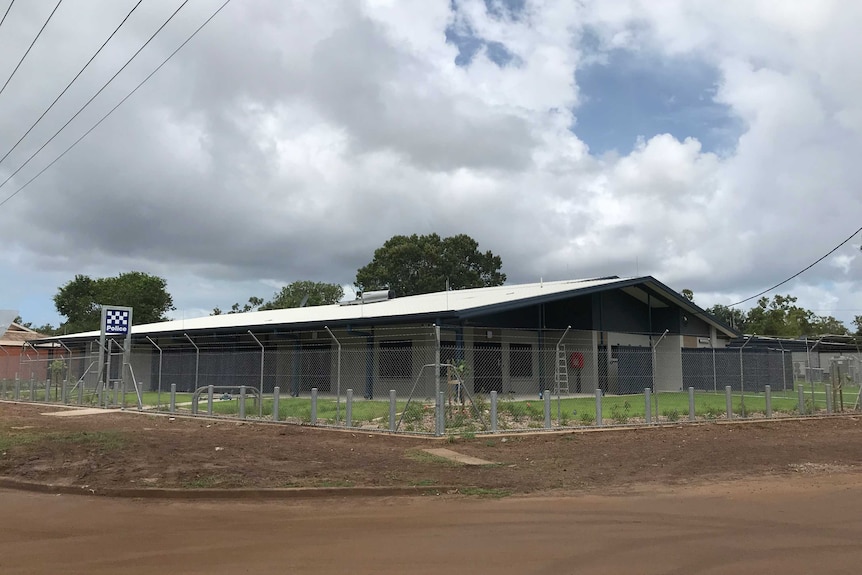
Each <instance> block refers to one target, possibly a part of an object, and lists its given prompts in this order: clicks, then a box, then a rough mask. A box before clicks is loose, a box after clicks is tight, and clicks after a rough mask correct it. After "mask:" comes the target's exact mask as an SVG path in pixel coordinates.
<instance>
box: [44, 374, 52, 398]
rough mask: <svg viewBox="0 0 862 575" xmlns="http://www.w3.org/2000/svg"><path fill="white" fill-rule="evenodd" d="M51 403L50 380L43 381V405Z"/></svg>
mask: <svg viewBox="0 0 862 575" xmlns="http://www.w3.org/2000/svg"><path fill="white" fill-rule="evenodd" d="M50 402H51V380H50V379H46V380H45V403H50Z"/></svg>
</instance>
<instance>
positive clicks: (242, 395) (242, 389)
mask: <svg viewBox="0 0 862 575" xmlns="http://www.w3.org/2000/svg"><path fill="white" fill-rule="evenodd" d="M245 396H246V389H245V386H244V385H241V386H239V418H240V419H245Z"/></svg>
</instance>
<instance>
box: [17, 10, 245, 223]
mask: <svg viewBox="0 0 862 575" xmlns="http://www.w3.org/2000/svg"><path fill="white" fill-rule="evenodd" d="M230 2H231V0H225V2H224V3H223V4H222V5H221V6H219V7H218V8H217V9H216V11H215V12H213V13H212V14H211V15H210V17H209V18H207V19H206V20H204V23H203V24H201V25H200V26H198V28H197V29H196V30H195V31H194V32H192V34H191V35H190V36H189V37H188V38H186V40H185V41H184V42H183V43H182V44H180V45H179V46H178V47H177V48H176V50H174V51H173V52H171V53H170V55H168V57H167V58H165V59H164V60H163V61H162V63H161V64H159V65H158V66H157V67H156V69H155V70H153V71H152V72H150V73H149V75H148V76H147V77H146V78H144V79H143V80H142V81H141V82H140V83H139V84H138V85H137V86H135V88H134V89H133V90H132V91H131V92H129V93H128V94H127V95H126V96H125V97H124V98H123V99H122V100H120V101H119V102H118V103H117V105H115V106H114V107H113V108H111V109H110V110H109V111H108V113H107V114H105V115H104V116H102V117H101V119H99V121H98V122H96V123H95V124H94V125H93V127H92V128H90V129H89V130H87V131H86V132H84V134H83V135H82V136H81V137H80V138H78V139H77V140H75V141H74V142H72V145H70V146H69V147H68V148H66V149H65V150H63V152H62V153H61V154H60V155H59V156H57V157H56V158H54V159H53V160H52V161H51V163H50V164H48V165H47V166H45V167H44V168H42V169H41V170H40V171H39V172H38V173H37V174H36V175H35V176H33V177H32V178H30V179H29V180H27V181H26V182H25V183H24V184H23V185H22V186H21V187H20V188H18V189H17V190H15V191H14V192H12V193H11V194H10V195H8V196H7V197H6V198H4V199H3V200H2V201H0V206H3V205H4V204H5V203H6V202H8V201H9V200H11V199H12V198H14V197H15V196H17V195H18V193H19V192H21V190H23V189H24V188H26V187H27V186H29V185H30V184H31V183H33V181H34V180H35V179H36V178H38V177H39V176H41V175H42V174H44V173H45V172H47V171H48V169H49V168H50V167H51V166H53V165H54V164H56V163H57V162H58V161H60V159H61V158H62V157H63V156H65V155H66V154H67V153H69V151H70V150H71V149H72V148H74V147H75V146H77V145H78V143H80V142H81V140H83V139H84V138H86V137H87V136H88V135H89V134H90V132H92V131H93V130H95V129H96V128H98V127H99V126H100V125H101V123H102V122H104V121H105V120H107V119H108V117H109V116H110V115H111V114H113V113H114V112H115V111H116V110H117V108H119V107H120V106H122V105H123V103H125V102H126V100H128V99H129V98H131V97H132V95H133V94H134V93H135V92H137V91H138V89H139V88H140V87H141V86H143V85H144V84H145V83H146V82H147V81H148V80H149V79H150V78H152V77H153V76H155V74H156V72H158V71H159V70H161V69H162V67H163V66H164V65H165V64H167V63H168V61H169V60H170V59H171V58H173V57H174V55H176V54H177V52H179V51H180V50H182V49H183V47H184V46H185V45H186V44H188V43H189V42H190V41H191V40H192V38H194V37H195V36H197V34H198V32H200V31H201V30H202V29H203V28H204V27H205V26H206V25H207V24H209V23H210V21H211V20H212V19H213V18H215V17H216V15H218V13H219V12H221V11H222V9H223V8H224V7H225V6H227V5H228V4H230ZM43 147H44V146H43ZM37 153H38V152H37ZM31 159H32V157H31ZM28 161H29V160H28ZM13 175H14V174H13ZM6 181H8V178H7V180H6ZM5 183H6V182H5V181H4V182H3V184H5ZM3 184H0V187H2V185H3Z"/></svg>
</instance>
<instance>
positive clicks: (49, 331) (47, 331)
mask: <svg viewBox="0 0 862 575" xmlns="http://www.w3.org/2000/svg"><path fill="white" fill-rule="evenodd" d="M12 321H14V322H15V323H17V324H18V325H20V326H23V327H26V328H27V329H32V330H33V331H35V332H37V333H41V334H43V335H56V334H57V333H59V331H58V330H57V328H56V327H54V326H53V325H51V324H50V323H46V324H45V325H33V322H32V321H24V319H23V318H22V317H21V316H20V315H19V316H18V317H16V318H15V319H14V320H12Z"/></svg>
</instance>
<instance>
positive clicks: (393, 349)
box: [377, 341, 413, 378]
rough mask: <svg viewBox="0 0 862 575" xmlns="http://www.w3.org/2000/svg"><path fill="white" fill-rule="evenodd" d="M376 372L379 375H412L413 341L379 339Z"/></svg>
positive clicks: (402, 376)
mask: <svg viewBox="0 0 862 575" xmlns="http://www.w3.org/2000/svg"><path fill="white" fill-rule="evenodd" d="M377 373H378V375H379V376H380V377H400V378H408V377H411V376H412V375H413V342H412V341H381V342H380V352H379V356H378V362H377Z"/></svg>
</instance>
